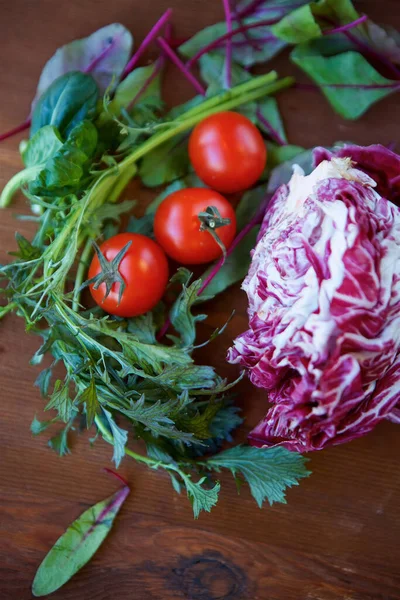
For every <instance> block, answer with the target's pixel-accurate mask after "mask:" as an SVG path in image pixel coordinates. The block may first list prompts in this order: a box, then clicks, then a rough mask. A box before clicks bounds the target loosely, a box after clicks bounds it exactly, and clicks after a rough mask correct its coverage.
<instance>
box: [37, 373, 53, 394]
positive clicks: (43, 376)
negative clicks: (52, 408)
mask: <svg viewBox="0 0 400 600" xmlns="http://www.w3.org/2000/svg"><path fill="white" fill-rule="evenodd" d="M52 373H53V369H52V368H50V367H49V368H48V369H43V371H41V372H40V373H39V375H38V377H37V379H36V381H35V385H37V387H38V388H39V390H40V393H41V395H42V396H43V398H46V397H47V395H48V393H49V386H50V381H51V376H52Z"/></svg>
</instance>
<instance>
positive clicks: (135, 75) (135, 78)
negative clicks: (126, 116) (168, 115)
mask: <svg viewBox="0 0 400 600" xmlns="http://www.w3.org/2000/svg"><path fill="white" fill-rule="evenodd" d="M156 69H157V64H156V63H153V64H151V65H147V66H146V67H138V68H137V69H134V70H133V71H132V72H131V73H129V75H128V76H127V77H126V78H125V79H124V80H123V81H122V82H121V83H120V84H119V86H118V87H117V89H116V91H115V95H114V98H113V100H112V101H111V102H110V104H109V105H108V109H109V111H110V112H111V113H112V114H117V115H118V114H119V113H120V111H121V108H125V109H127V110H128V111H130V110H131V108H130V104H131V103H132V102H133V101H134V100H135V99H136V97H137V94H138V93H139V92H141V91H142V89H143V87H144V86H145V85H146V83H147V82H148V81H149V80H150V79H151V77H152V76H153V75H154V73H155V71H156ZM137 102H138V104H140V105H141V106H143V105H146V106H147V105H150V106H151V108H152V109H161V108H162V107H163V101H162V99H161V72H160V73H158V74H157V75H156V76H154V78H153V79H152V80H151V82H150V84H149V85H148V86H147V87H146V89H145V91H144V92H143V93H141V94H140V96H139V98H138V99H137Z"/></svg>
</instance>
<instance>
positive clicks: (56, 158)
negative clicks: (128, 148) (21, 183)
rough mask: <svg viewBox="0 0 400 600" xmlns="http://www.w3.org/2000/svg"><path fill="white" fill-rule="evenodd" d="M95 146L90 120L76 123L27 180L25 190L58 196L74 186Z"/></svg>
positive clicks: (93, 128)
mask: <svg viewBox="0 0 400 600" xmlns="http://www.w3.org/2000/svg"><path fill="white" fill-rule="evenodd" d="M40 131H42V130H40ZM40 131H39V133H40ZM33 139H34V138H32V140H31V141H33ZM96 145H97V130H96V128H95V127H94V125H93V124H92V123H91V122H90V121H82V122H81V123H79V124H78V125H76V126H75V127H74V128H73V129H72V131H71V133H70V134H69V136H68V138H67V141H66V142H65V143H64V144H63V145H62V146H61V147H60V148H59V149H58V151H57V152H56V153H55V154H53V155H50V156H49V157H48V158H47V161H46V162H45V163H44V165H43V169H42V170H41V171H40V172H39V173H38V175H37V177H36V178H35V179H34V180H33V181H31V182H30V183H29V191H30V192H31V193H32V194H34V195H37V196H59V195H64V194H67V193H71V192H73V191H75V190H76V189H78V188H79V187H80V185H81V183H82V178H83V177H85V175H87V174H88V173H87V171H88V169H87V167H88V161H89V160H90V159H91V157H92V156H93V155H94V152H95V150H96Z"/></svg>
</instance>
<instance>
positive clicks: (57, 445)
mask: <svg viewBox="0 0 400 600" xmlns="http://www.w3.org/2000/svg"><path fill="white" fill-rule="evenodd" d="M69 430H70V427H68V426H67V427H64V429H62V430H61V431H60V432H59V433H58V434H57V435H55V436H54V437H52V438H50V439H49V441H48V446H49V447H50V448H51V449H52V450H54V452H56V453H57V454H58V455H59V456H66V455H67V454H71V450H70V449H69V447H68V432H69Z"/></svg>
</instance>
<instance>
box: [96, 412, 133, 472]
mask: <svg viewBox="0 0 400 600" xmlns="http://www.w3.org/2000/svg"><path fill="white" fill-rule="evenodd" d="M102 412H103V415H104V417H105V419H104V421H105V423H106V427H107V428H108V429H109V431H110V434H111V436H112V439H113V447H114V453H113V461H114V462H115V466H116V467H119V465H120V462H121V460H122V459H123V457H124V456H125V446H126V442H127V441H128V432H127V431H126V430H125V429H122V428H121V427H118V425H117V424H116V422H115V421H114V417H113V415H112V414H111V413H110V412H109V411H108V410H106V409H105V408H104V407H102Z"/></svg>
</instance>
